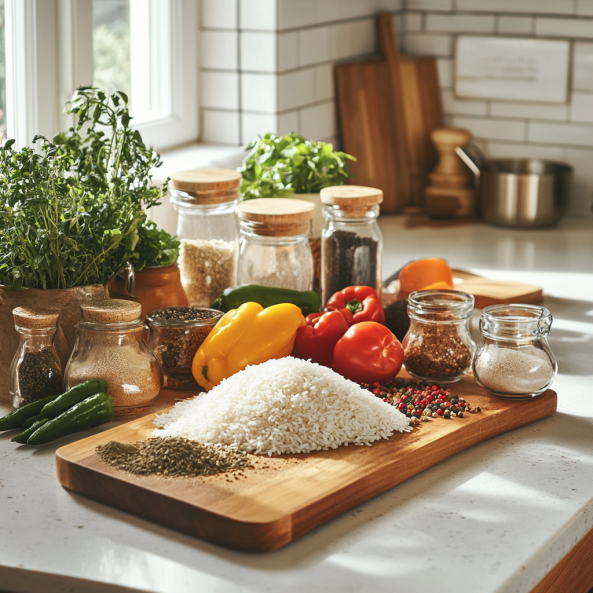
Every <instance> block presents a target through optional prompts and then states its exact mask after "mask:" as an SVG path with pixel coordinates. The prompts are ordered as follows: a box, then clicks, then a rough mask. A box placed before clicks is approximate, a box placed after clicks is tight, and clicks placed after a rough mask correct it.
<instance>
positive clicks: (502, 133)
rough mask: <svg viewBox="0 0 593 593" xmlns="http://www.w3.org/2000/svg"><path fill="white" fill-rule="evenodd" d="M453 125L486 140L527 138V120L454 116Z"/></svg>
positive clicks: (518, 139)
mask: <svg viewBox="0 0 593 593" xmlns="http://www.w3.org/2000/svg"><path fill="white" fill-rule="evenodd" d="M453 125H454V126H455V127H457V128H467V129H468V130H470V131H471V132H472V133H473V134H474V136H476V137H478V138H482V139H486V140H517V141H524V140H525V125H526V124H525V122H519V121H516V120H509V119H485V118H477V117H475V118H474V117H465V116H462V115H454V116H453Z"/></svg>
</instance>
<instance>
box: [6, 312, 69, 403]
mask: <svg viewBox="0 0 593 593" xmlns="http://www.w3.org/2000/svg"><path fill="white" fill-rule="evenodd" d="M12 315H13V317H14V326H15V328H16V330H17V332H18V333H19V334H20V338H21V341H20V344H19V347H18V350H17V351H16V354H15V355H14V358H13V360H12V365H11V367H10V388H9V391H10V400H11V401H12V405H13V406H14V407H15V408H18V407H20V406H22V405H25V404H29V403H31V402H32V401H35V400H37V399H41V398H43V397H48V396H50V395H58V394H59V393H62V392H63V385H62V365H61V364H60V358H59V356H58V353H57V352H56V349H55V347H54V336H55V334H56V330H57V328H58V312H57V311H54V310H53V309H41V308H35V309H33V308H28V307H17V308H16V309H14V310H13V312H12Z"/></svg>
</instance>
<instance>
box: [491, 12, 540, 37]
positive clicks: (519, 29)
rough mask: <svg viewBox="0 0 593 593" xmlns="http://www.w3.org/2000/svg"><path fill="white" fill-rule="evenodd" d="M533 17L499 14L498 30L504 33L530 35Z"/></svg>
mask: <svg viewBox="0 0 593 593" xmlns="http://www.w3.org/2000/svg"><path fill="white" fill-rule="evenodd" d="M532 31H533V18H532V17H528V16H503V15H501V16H499V17H498V32H499V33H502V34H503V35H530V34H531V32H532Z"/></svg>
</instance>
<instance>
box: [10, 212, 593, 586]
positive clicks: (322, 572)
mask: <svg viewBox="0 0 593 593" xmlns="http://www.w3.org/2000/svg"><path fill="white" fill-rule="evenodd" d="M381 227H382V229H383V232H384V235H385V266H384V276H388V275H389V274H390V273H391V272H392V271H395V270H396V269H398V268H399V267H400V266H401V265H403V264H405V263H407V262H408V261H409V260H411V259H414V258H418V257H425V256H440V257H444V258H446V259H447V260H448V261H449V263H450V264H451V265H452V266H454V267H457V268H466V269H470V270H471V271H475V272H479V273H481V274H483V275H487V276H489V277H491V278H504V279H519V280H522V281H525V282H529V283H533V284H540V285H543V287H544V289H545V292H546V295H547V296H546V306H548V307H549V308H550V310H551V311H552V313H553V315H554V325H553V328H552V334H551V339H550V343H551V346H552V349H553V350H554V352H555V354H556V356H557V358H558V362H559V369H560V372H559V375H558V378H557V379H556V382H555V384H554V386H553V387H554V389H555V390H556V391H557V392H558V394H559V398H558V413H557V414H556V415H555V416H554V417H553V418H550V419H547V420H543V421H540V422H538V423H536V424H533V425H531V426H527V427H524V428H521V429H518V430H515V431H513V432H511V433H508V434H506V435H502V436H499V437H496V438H494V439H491V440H490V441H487V442H485V443H482V444H480V445H477V446H475V447H473V448H471V449H470V450H467V451H464V452H462V453H459V454H457V455H455V456H454V457H452V458H450V459H448V460H447V461H444V462H442V463H440V464H438V465H437V466H435V467H433V468H431V469H429V470H427V471H425V472H423V473H422V474H420V475H418V476H416V477H414V478H412V479H410V480H408V481H407V482H404V483H403V484H401V485H399V486H397V487H395V488H393V489H392V490H390V491H388V492H387V493H385V494H383V495H382V496H379V497H377V498H376V499H374V500H372V501H370V502H368V503H366V504H364V505H362V506H360V507H358V508H356V509H354V510H353V511H351V512H349V513H347V514H345V515H343V516H342V517H340V518H338V519H335V520H333V521H331V522H330V523H328V524H326V525H325V526H322V527H320V528H318V529H316V530H315V531H313V532H311V533H310V534H308V535H306V536H304V537H302V538H301V539H299V540H297V541H296V542H293V543H292V544H290V545H288V546H286V547H285V548H283V549H281V550H278V551H276V552H273V553H270V554H265V555H249V554H243V553H239V552H234V551H229V550H226V549H223V548H219V547H217V546H215V545H211V544H208V543H205V542H202V541H200V540H197V539H192V538H190V537H187V536H184V535H181V534H179V533H176V532H174V531H171V530H169V529H166V528H163V527H159V526H157V525H154V524H152V523H149V522H147V521H144V520H141V519H137V518H135V517H133V516H131V515H127V514H125V513H123V512H120V511H117V510H114V509H111V508H109V507H107V506H104V505H102V504H100V503H97V502H94V501H92V500H89V499H86V498H84V497H82V496H79V495H76V494H73V493H71V492H69V491H67V490H65V489H64V488H62V487H61V486H60V485H59V484H58V482H57V480H56V478H55V475H54V452H55V450H56V448H57V447H58V446H61V445H62V444H64V443H65V442H68V441H67V440H66V439H64V440H62V441H60V442H59V443H57V444H55V445H53V446H51V445H48V446H46V447H44V448H40V449H37V450H31V449H29V448H27V447H23V446H15V445H14V443H11V442H10V437H11V436H12V434H9V435H7V434H5V433H0V513H1V516H0V590H3V591H4V590H6V591H10V592H12V593H18V592H38V591H44V592H47V593H57V592H65V591H68V592H79V591H80V592H85V593H92V592H94V591H108V592H111V591H124V590H125V591H130V590H134V591H154V592H157V591H158V592H159V593H165V592H167V593H186V592H187V593H189V592H195V591H200V592H201V593H209V592H216V593H223V592H224V593H233V592H236V591H258V592H260V591H261V592H264V591H266V592H267V591H270V592H274V593H276V592H278V591H282V592H283V593H285V592H295V593H296V592H297V591H298V592H301V591H312V592H313V591H324V592H340V593H347V592H359V591H370V592H373V593H380V592H383V591H385V592H390V593H394V592H396V593H398V592H401V593H428V592H433V591H439V593H449V592H451V593H459V592H460V591H461V592H464V593H465V592H468V593H495V592H496V593H502V592H508V593H528V592H529V591H530V590H531V589H532V588H533V587H534V586H535V584H536V583H537V582H539V581H540V580H541V579H542V577H543V576H544V575H545V574H546V573H547V572H548V571H549V570H550V568H552V567H553V566H554V565H555V564H556V563H557V562H558V561H559V560H560V559H561V558H562V557H563V556H564V555H565V554H566V553H567V552H568V551H569V550H570V548H571V547H572V546H573V545H574V544H575V543H576V541H578V539H579V538H581V537H582V536H583V535H584V534H585V533H586V532H587V531H588V530H589V529H591V528H592V527H593V471H592V467H591V466H592V465H593V397H592V395H591V382H592V380H593V365H592V364H591V358H592V356H593V348H592V344H593V226H591V224H590V223H585V222H583V221H574V220H572V221H571V220H568V221H565V222H564V223H563V224H562V227H561V228H560V229H555V230H547V231H511V230H501V229H495V228H492V227H487V226H485V225H474V226H460V227H456V228H451V229H439V230H434V229H429V228H420V229H416V230H407V229H404V227H403V220H402V219H401V218H398V217H383V219H382V221H381ZM0 411H1V412H3V413H5V411H8V406H6V405H5V404H1V405H0ZM96 430H100V429H96ZM75 438H79V437H74V436H73V437H71V440H72V441H73V440H75Z"/></svg>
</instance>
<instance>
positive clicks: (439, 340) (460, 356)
mask: <svg viewBox="0 0 593 593" xmlns="http://www.w3.org/2000/svg"><path fill="white" fill-rule="evenodd" d="M473 310H474V297H473V296H472V295H471V294H466V293H465V292H458V291H456V290H419V291H417V292H413V293H412V294H411V295H410V296H409V297H408V315H409V317H410V329H409V330H408V333H407V334H406V337H405V338H404V341H403V343H402V345H403V347H404V364H405V366H406V370H407V371H408V373H410V375H412V377H415V378H416V379H421V380H423V381H427V382H429V383H453V382H455V381H459V380H460V379H461V377H463V375H465V373H467V371H468V370H469V368H470V366H471V364H472V358H473V355H474V352H475V349H476V345H475V343H474V341H473V340H472V337H471V334H470V331H469V320H470V319H471V316H472V312H473Z"/></svg>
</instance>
